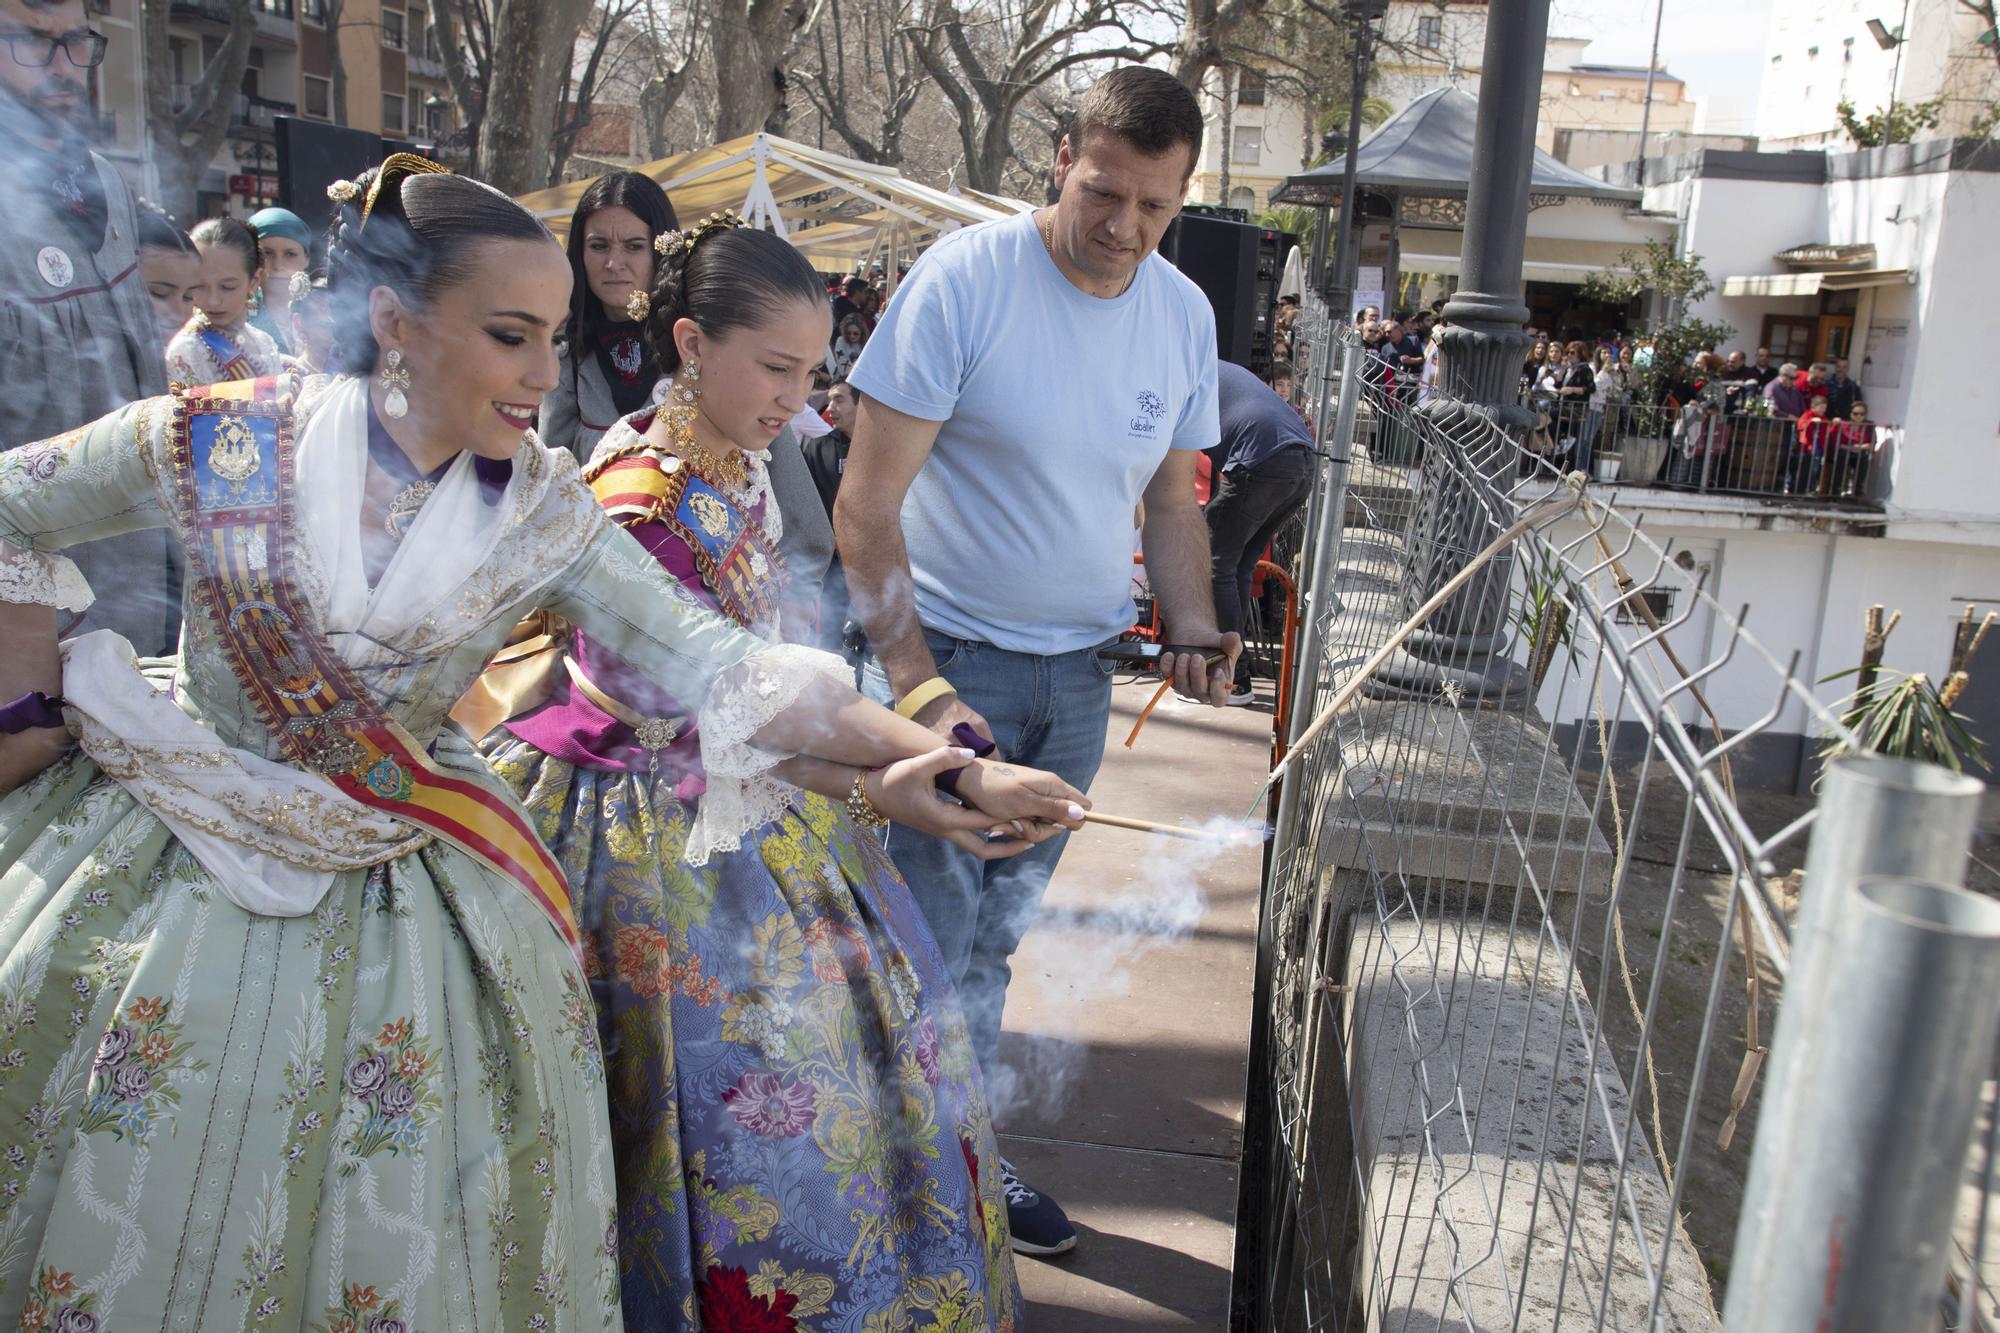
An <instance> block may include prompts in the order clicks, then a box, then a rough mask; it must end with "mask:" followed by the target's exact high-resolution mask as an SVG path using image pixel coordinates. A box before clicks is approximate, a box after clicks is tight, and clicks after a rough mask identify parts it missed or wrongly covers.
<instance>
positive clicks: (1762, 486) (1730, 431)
mask: <svg viewBox="0 0 2000 1333" xmlns="http://www.w3.org/2000/svg"><path fill="white" fill-rule="evenodd" d="M1415 393H1416V386H1415V385H1414V384H1412V383H1410V382H1409V381H1407V380H1405V381H1404V382H1402V383H1401V384H1400V385H1384V384H1383V383H1382V382H1380V380H1379V379H1378V380H1377V381H1375V382H1372V383H1370V384H1369V385H1368V386H1367V390H1366V399H1367V400H1371V401H1372V402H1373V403H1375V404H1376V405H1378V406H1381V405H1386V404H1385V403H1384V400H1385V399H1386V398H1388V397H1390V396H1394V397H1395V398H1396V399H1397V400H1398V401H1408V400H1413V399H1414V397H1415ZM1521 403H1522V405H1523V406H1524V407H1527V408H1529V409H1530V410H1532V411H1533V412H1534V413H1535V416H1536V423H1537V424H1536V425H1535V427H1534V428H1533V429H1532V430H1531V431H1530V432H1529V437H1528V441H1527V443H1528V446H1529V449H1530V450H1531V451H1532V453H1533V454H1535V455H1538V456H1539V457H1540V458H1541V459H1543V460H1544V461H1546V462H1547V463H1548V464H1549V465H1550V466H1552V467H1554V468H1555V469H1556V470H1558V471H1561V472H1571V471H1581V472H1584V473H1587V474H1588V475H1589V476H1590V477H1591V479H1592V480H1593V481H1595V482H1604V483H1611V484H1615V485H1619V486H1642V487H1652V488H1655V489H1659V490H1674V491H1684V492H1690V493H1695V494H1706V495H1733V496H1742V497H1746V498H1753V499H1758V500H1767V501H1771V502H1774V503H1779V504H1784V505H1787V506H1817V505H1833V506H1844V507H1849V508H1855V509H1865V510H1880V509H1881V508H1882V507H1883V505H1884V503H1885V502H1886V501H1887V500H1888V498H1889V493H1890V488H1891V477H1892V473H1893V470H1894V463H1895V455H1896V451H1897V449H1898V448H1899V447H1900V445H1901V442H1902V435H1903V431H1902V428H1901V427H1899V426H1896V425H1892V424H1889V423H1885V422H1876V421H1868V422H1865V423H1857V422H1852V421H1829V420H1824V419H1817V420H1813V421H1809V422H1808V423H1807V424H1806V427H1805V429H1804V430H1803V431H1801V429H1800V421H1799V419H1798V418H1797V417H1782V416H1770V415H1765V414H1762V413H1756V412H1726V411H1722V410H1720V408H1719V407H1718V406H1716V405H1712V404H1707V403H1702V402H1696V403H1694V404H1691V405H1688V406H1686V407H1682V408H1679V409H1673V408H1668V407H1664V406H1658V407H1656V406H1651V405H1647V404H1642V403H1630V402H1608V403H1606V404H1604V405H1603V406H1602V407H1591V406H1590V405H1589V404H1588V403H1587V402H1583V401H1578V400H1575V399H1572V400H1570V401H1567V402H1565V401H1563V400H1561V399H1560V398H1558V397H1556V396H1554V395H1551V394H1546V393H1541V392H1535V393H1530V394H1527V395H1524V396H1523V397H1522V399H1521ZM1368 415H1369V417H1370V418H1371V421H1370V423H1369V424H1366V425H1365V426H1364V430H1365V431H1366V443H1367V445H1368V449H1369V454H1370V456H1371V457H1372V458H1374V459H1375V461H1377V462H1383V463H1395V464H1405V465H1409V464H1415V463H1417V462H1419V461H1421V460H1420V459H1418V458H1416V457H1414V456H1412V455H1413V452H1414V451H1415V449H1416V448H1417V445H1416V442H1415V440H1414V438H1403V436H1405V435H1407V434H1408V433H1407V432H1399V431H1397V430H1396V429H1395V428H1394V426H1393V424H1381V425H1377V424H1374V423H1375V422H1384V423H1387V422H1388V421H1389V420H1390V419H1391V418H1393V416H1394V413H1385V412H1382V411H1379V410H1378V411H1375V412H1371V413H1369V414H1368ZM1532 461H1533V460H1532V459H1529V460H1527V461H1526V462H1524V465H1523V466H1524V467H1526V466H1530V465H1532Z"/></svg>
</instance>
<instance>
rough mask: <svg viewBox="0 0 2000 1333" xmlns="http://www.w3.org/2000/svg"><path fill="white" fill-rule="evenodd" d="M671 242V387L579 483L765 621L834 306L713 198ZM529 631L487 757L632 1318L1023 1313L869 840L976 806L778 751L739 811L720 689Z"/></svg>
mask: <svg viewBox="0 0 2000 1333" xmlns="http://www.w3.org/2000/svg"><path fill="white" fill-rule="evenodd" d="M667 249H668V256H667V258H666V260H665V262H664V264H663V265H662V270H663V271H662V272H661V274H660V277H659V281H658V285H657V286H656V287H655V289H654V292H653V300H652V307H653V309H652V318H651V321H650V323H649V325H648V332H649V334H650V336H651V338H652V340H653V343H654V346H655V347H656V348H658V349H659V354H660V360H661V363H662V365H663V366H664V368H665V369H666V370H667V372H668V373H669V374H670V375H671V376H672V379H671V381H670V383H671V386H672V387H671V390H670V392H669V393H668V395H667V398H666V401H665V405H664V406H663V407H662V408H660V409H659V410H656V411H653V412H648V413H642V414H640V415H637V416H634V417H630V418H628V419H626V420H624V421H622V422H620V423H619V424H618V425H617V426H615V427H614V428H613V429H612V431H611V432H610V433H609V434H608V435H606V436H605V438H604V440H603V442H602V444H600V445H599V447H598V450H597V453H596V456H595V458H594V459H593V460H592V463H591V466H590V467H589V468H587V469H586V470H585V477H586V478H587V479H588V480H589V481H590V482H591V485H592V487H593V488H594V489H595V491H596V493H597V496H598V499H599V500H600V501H601V502H602V503H603V504H604V506H605V507H606V509H607V510H608V511H609V512H610V514H611V516H612V518H613V519H614V520H615V521H617V522H619V523H621V524H624V525H626V526H627V527H628V528H629V530H630V531H631V532H632V533H633V535H634V536H636V537H638V538H639V540H640V542H641V543H642V544H643V545H644V546H645V547H646V549H647V550H648V551H650V552H651V553H652V554H653V556H654V557H655V558H656V559H657V560H658V561H659V562H660V563H661V565H662V566H664V567H665V569H666V570H667V571H668V572H669V573H670V574H671V575H673V576H674V577H675V578H676V579H678V580H679V583H680V584H681V585H682V586H684V587H685V588H686V589H687V592H686V595H687V596H688V597H690V598H693V599H695V600H698V601H699V602H700V603H701V604H702V605H704V606H713V607H719V608H720V609H721V610H722V611H723V612H724V613H725V614H727V615H728V616H730V617H731V618H732V619H734V620H736V621H737V622H738V623H740V624H742V625H743V626H745V628H747V629H748V630H750V631H751V632H753V633H756V634H759V635H762V636H765V637H771V636H772V635H773V634H774V632H775V628H776V618H777V610H778V596H777V593H778V589H779V586H780V585H781V584H782V582H783V580H784V568H783V565H784V562H783V559H782V558H781V557H780V556H779V554H778V550H777V536H778V534H777V531H776V527H777V515H776V513H775V507H774V505H773V502H772V497H771V493H770V490H769V487H768V486H767V484H766V476H765V459H764V455H765V453H766V451H767V450H768V449H769V448H770V447H771V446H772V442H773V440H774V439H776V438H777V437H778V435H779V432H780V431H781V430H782V428H783V426H784V424H785V422H786V421H787V420H788V419H789V418H790V417H791V416H792V415H793V413H795V412H796V411H797V410H798V409H799V407H800V406H801V405H802V404H803V403H804V401H805V398H806V394H807V393H808V391H809V390H810V387H811V383H812V372H813V369H814V368H815V367H816V366H817V365H818V364H819V362H820V357H821V352H822V349H823V348H824V347H825V345H826V334H827V326H828V324H829V322H830V319H829V313H828V309H827V302H826V298H825V296H824V293H823V288H822V285H821V283H820V281H819V279H818V277H817V276H815V274H814V273H813V270H812V268H811V266H810V265H809V264H807V262H806V261H805V259H804V258H803V257H802V256H801V255H800V254H799V252H798V251H797V250H795V249H793V248H792V246H791V245H790V244H789V243H788V242H786V241H785V240H783V239H782V238H780V237H778V236H775V235H773V234H771V233H769V232H764V231H755V230H747V229H742V228H739V227H738V226H737V225H736V224H735V222H734V219H723V220H718V219H710V220H709V221H708V222H705V223H703V224H702V225H701V226H700V227H697V228H694V229H692V230H691V231H689V232H687V233H678V234H675V235H673V236H670V237H669V238H668V240H667ZM523 637H524V638H525V639H527V640H528V641H529V642H534V643H544V644H548V645H549V646H547V647H546V649H545V650H544V651H543V652H542V653H541V654H540V655H539V657H537V658H535V659H533V662H534V665H530V664H529V662H528V661H527V660H526V659H523V660H518V661H516V662H515V663H513V664H510V665H509V666H507V667H504V668H496V671H495V673H494V675H493V676H491V677H489V682H488V683H489V684H491V685H492V686H494V688H493V689H492V690H491V691H490V693H491V694H492V695H493V696H495V697H500V696H512V697H522V696H524V695H525V696H526V697H529V698H533V699H540V700H543V702H540V703H538V704H535V705H534V706H532V707H529V708H527V709H526V710H523V711H520V712H517V713H516V714H515V715H514V716H512V717H511V718H509V719H508V720H507V722H506V724H505V726H504V727H502V728H501V729H498V730H495V731H493V732H492V733H491V734H490V735H489V736H488V738H487V741H486V743H485V747H484V748H485V752H486V755H487V758H488V760H489V762H490V763H491V764H492V765H493V768H494V770H495V771H496V772H497V773H499V774H500V776H501V777H503V778H504V779H506V781H507V782H508V783H509V784H510V785H511V786H512V787H513V789H514V792H515V793H516V795H518V796H519V797H520V799H521V801H522V803H523V804H524V805H525V806H526V807H527V808H528V810H529V812H530V814H531V815H533V817H534V818H535V819H536V821H537V824H538V826H539V827H540V828H541V829H542V830H543V831H544V833H545V834H547V836H548V837H549V841H550V846H551V847H552V848H554V850H555V854H556V856H557V858H558V859H559V860H560V861H561V862H562V864H564V865H565V866H567V867H570V868H571V878H572V885H573V888H574V892H575V893H576V895H577V902H578V911H579V918H580V920H581V922H582V927H583V932H584V939H585V942H586V948H587V951H588V954H589V957H590V963H589V965H588V969H587V970H588V972H589V974H590V977H591V986H592V991H593V994H594V995H595V997H596V1000H597V1014H598V1023H599V1027H600V1031H601V1034H602V1038H603V1043H604V1050H605V1060H606V1064H607V1074H608V1080H609V1083H610V1089H611V1134H612V1152H613V1157H614V1159H615V1160H616V1163H617V1180H618V1215H619V1240H618V1257H619V1265H620V1268H621V1270H622V1274H623V1284H624V1298H625V1323H626V1327H627V1328H628V1329H630V1330H633V1333H642V1331H644V1333H652V1331H653V1330H669V1329H672V1330H681V1329H688V1328H690V1327H699V1328H737V1327H745V1328H747V1327H750V1326H751V1323H750V1322H748V1321H747V1320H746V1319H745V1318H744V1316H743V1314H742V1313H741V1312H742V1311H753V1312H754V1313H755V1314H756V1315H757V1316H758V1319H759V1320H760V1321H762V1320H768V1321H770V1322H768V1323H767V1322H757V1323H756V1324H755V1326H756V1327H758V1328H765V1327H771V1328H776V1327H780V1326H782V1327H786V1328H789V1327H791V1319H792V1318H795V1317H800V1316H805V1315H808V1314H820V1313H822V1312H829V1311H838V1312H840V1317H841V1319H842V1321H843V1322H842V1325H841V1326H842V1327H852V1328H857V1329H858V1328H860V1327H861V1326H862V1325H863V1324H864V1323H865V1324H866V1325H867V1326H868V1327H870V1328H874V1327H877V1326H878V1325H879V1326H880V1327H882V1328H885V1329H887V1328H905V1327H918V1328H922V1327H940V1328H942V1327H949V1328H951V1329H954V1330H963V1331H964V1333H971V1330H975V1329H982V1330H984V1329H1002V1328H1012V1327H1014V1326H1015V1322H1016V1320H1017V1319H1018V1298H1017V1295H1016V1292H1015V1286H1014V1275H1013V1268H1012V1262H1011V1257H1010V1254H1009V1250H1008V1239H1007V1223H1006V1216H1007V1214H1006V1200H1005V1198H1004V1196H1003V1195H1002V1193H1001V1189H1000V1161H999V1156H998V1152H997V1149H996V1147H995V1145H994V1139H993V1131H992V1119H991V1115H990V1112H989V1110H988V1107H987V1104H986V1098H985V1093H984V1090H983V1088H982V1087H981V1085H980V1082H979V1078H978V1071H977V1066H976V1062H975V1061H974V1059H973V1055H972V1049H971V1045H970V1039H969V1037H968V1036H967V1034H966V1029H965V1020H964V1017H963V1015H962V1014H961V1012H960V1010H959V1006H958V1000H957V996H956V994H955V992H954V990H953V987H952V984H951V981H950V977H949V974H948V973H947V972H946V970H945V968H944V964H943V959H942V958H941V956H940V955H939V953H938V951H937V946H936V944H935V943H934V942H933V940H932V938H931V935H930V932H929V930H928V929H927V928H926V927H925V925H924V922H923V918H922V915H921V914H920V913H919V911H918V910H917V907H916V903H915V901H914V900H913V899H912V898H911V897H910V892H909V889H908V887H907V886H906V885H905V884H904V883H903V881H902V879H901V877H900V876H899V875H898V874H897V873H896V868H895V866H894V864H893V863H892V862H891V861H890V860H889V857H888V854H887V853H886V852H885V851H884V850H883V848H882V845H881V843H880V841H879V840H878V839H877V838H876V837H874V836H872V832H873V830H874V829H875V828H877V827H879V826H880V825H882V824H884V823H886V822H887V820H888V818H894V819H896V820H897V821H898V822H902V823H906V824H909V825H911V826H913V827H916V828H919V829H921V830H923V831H926V832H933V833H934V834H936V835H937V836H942V837H948V838H950V839H951V841H953V842H954V843H957V844H958V845H960V846H963V847H965V848H966V849H967V850H968V851H971V852H973V853H974V854H975V855H980V856H982V857H984V856H985V855H986V853H985V851H984V850H983V849H982V847H981V846H980V844H979V843H978V841H977V839H976V838H975V837H973V836H972V829H973V828H974V827H976V825H977V824H978V821H976V820H975V821H972V822H971V823H960V824H958V826H956V827H953V826H952V825H950V824H942V825H941V822H940V819H939V811H940V809H943V808H948V807H941V806H940V804H939V802H938V800H937V797H936V795H935V793H934V792H932V791H929V790H927V789H926V790H920V791H916V792H913V793H910V794H909V795H908V797H907V799H906V798H905V797H904V796H902V795H900V794H899V793H897V792H895V791H894V790H891V789H889V784H887V783H885V781H884V776H883V775H877V774H874V773H872V772H869V771H867V770H864V769H861V768H856V767H849V766H844V765H838V764H830V763H824V762H819V761H806V760H795V761H792V762H790V763H788V764H786V765H783V766H781V767H780V768H778V769H777V770H774V772H775V774H776V776H778V777H781V778H783V779H784V780H785V782H784V783H775V782H774V783H771V784H769V785H768V786H767V788H766V789H765V790H763V791H761V792H757V793H755V794H754V796H753V797H752V798H751V799H750V800H749V801H747V802H746V801H745V800H744V799H743V798H742V796H740V795H738V794H736V793H734V792H731V791H728V790H722V791H718V789H717V787H716V785H715V772H716V769H715V766H714V764H713V763H712V762H711V761H709V760H708V757H707V754H706V752H705V750H704V749H703V748H701V747H698V746H697V744H696V739H695V738H696V737H697V736H701V735H705V734H706V733H707V731H708V730H709V728H710V727H711V726H712V725H714V722H715V719H716V713H715V711H714V706H713V703H711V704H710V705H709V706H707V707H703V706H701V705H700V704H699V702H698V701H695V700H690V699H686V698H685V696H680V697H676V695H677V692H674V691H662V690H659V689H657V688H653V687H649V686H648V685H647V684H646V683H645V682H644V681H643V680H642V679H640V678H639V677H638V676H637V675H636V674H635V673H634V672H632V671H631V670H630V668H628V667H626V666H625V665H624V664H623V663H622V662H620V661H619V660H618V657H617V656H616V655H615V653H613V652H611V651H608V650H607V646H606V645H604V644H602V643H601V642H600V641H598V640H597V639H596V638H595V637H593V636H591V635H586V634H575V635H571V636H568V638H567V639H566V640H562V639H561V638H560V636H559V638H558V640H557V641H555V642H553V643H551V642H550V641H549V640H548V639H547V638H546V627H544V626H539V625H538V626H533V627H530V632H529V633H528V634H526V635H524V636H523ZM830 660H833V661H838V660H839V659H830ZM503 676H504V677H506V678H505V679H502V678H501V677H503ZM524 677H526V678H529V679H537V678H538V680H539V682H540V683H538V684H535V685H529V684H527V683H526V682H525V680H524V679H523V678H524ZM956 780H957V781H958V783H959V784H960V785H959V790H960V792H962V793H975V792H977V793H982V794H980V795H978V797H977V799H978V801H979V803H980V804H981V805H990V804H991V803H992V798H990V797H988V796H986V795H984V794H983V792H984V790H985V789H986V787H987V786H988V785H989V784H996V783H997V784H1003V785H1013V784H1022V783H1026V784H1029V785H1030V787H1031V788H1034V789H1040V788H1046V789H1049V790H1053V789H1054V787H1055V779H1053V778H1052V777H1049V776H1048V775H1046V774H1040V773H1036V772H1035V771H1034V770H1029V769H1020V770H1011V769H1007V768H999V767H993V766H990V765H986V764H984V763H982V764H979V765H974V766H972V767H970V768H967V769H963V770H960V771H959V773H958V774H957V776H956ZM928 782H929V779H926V780H925V784H926V787H928ZM788 783H796V784H798V785H797V786H791V785H785V784H788ZM718 802H722V803H723V804H722V805H721V807H720V809H719V810H718V808H717V803H718ZM753 1283H755V1284H759V1285H757V1286H755V1287H754V1288H753V1287H752V1285H751V1284H753ZM753 1293H754V1294H753ZM697 1312H698V1313H697ZM732 1312H737V1313H735V1314H732ZM690 1315H693V1316H694V1317H693V1319H692V1320H690ZM815 1326H817V1324H815Z"/></svg>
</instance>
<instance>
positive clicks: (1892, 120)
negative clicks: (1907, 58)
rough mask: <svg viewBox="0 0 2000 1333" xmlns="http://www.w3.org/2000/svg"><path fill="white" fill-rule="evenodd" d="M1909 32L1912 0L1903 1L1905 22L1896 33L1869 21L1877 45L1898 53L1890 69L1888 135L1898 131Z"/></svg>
mask: <svg viewBox="0 0 2000 1333" xmlns="http://www.w3.org/2000/svg"><path fill="white" fill-rule="evenodd" d="M1909 30H1910V0H1903V21H1902V22H1901V23H1898V24H1897V25H1896V30H1895V31H1894V32H1890V31H1889V29H1888V28H1886V27H1884V26H1883V23H1882V20H1881V19H1869V20H1868V35H1869V36H1870V37H1873V38H1874V39H1875V45H1877V46H1879V47H1881V48H1882V49H1883V50H1884V51H1894V52H1895V53H1896V59H1895V62H1894V63H1893V64H1892V65H1890V67H1889V110H1888V111H1887V113H1886V114H1885V116H1884V119H1885V122H1886V125H1887V131H1886V134H1893V133H1895V130H1896V84H1897V83H1898V82H1899V81H1900V80H1901V79H1902V77H1903V43H1904V42H1905V41H1907V40H1909V39H1908V37H1907V35H1906V34H1908V32H1909ZM1886 134H1885V137H1886Z"/></svg>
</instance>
